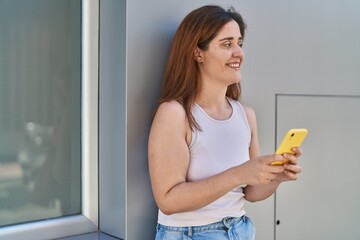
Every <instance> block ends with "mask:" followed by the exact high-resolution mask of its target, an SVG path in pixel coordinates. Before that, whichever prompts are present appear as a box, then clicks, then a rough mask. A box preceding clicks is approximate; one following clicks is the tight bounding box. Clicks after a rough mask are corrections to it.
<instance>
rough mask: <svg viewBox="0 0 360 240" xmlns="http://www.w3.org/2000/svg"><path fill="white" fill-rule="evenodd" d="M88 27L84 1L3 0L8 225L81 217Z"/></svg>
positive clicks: (2, 131)
mask: <svg viewBox="0 0 360 240" xmlns="http://www.w3.org/2000/svg"><path fill="white" fill-rule="evenodd" d="M80 23H81V1H80V0H51V1H48V0H32V1H28V0H0V226H4V225H9V224H15V223H21V222H27V221H33V220H39V219H45V218H53V217H59V216H65V215H72V214H77V213H80V212H81V188H80V187H81V185H80V180H81V175H80V173H81V172H80V170H81V149H80V147H81V144H80V143H81V142H80V141H81V132H80V128H81V122H80V121H81V118H80V116H81V105H80V100H81V24H80Z"/></svg>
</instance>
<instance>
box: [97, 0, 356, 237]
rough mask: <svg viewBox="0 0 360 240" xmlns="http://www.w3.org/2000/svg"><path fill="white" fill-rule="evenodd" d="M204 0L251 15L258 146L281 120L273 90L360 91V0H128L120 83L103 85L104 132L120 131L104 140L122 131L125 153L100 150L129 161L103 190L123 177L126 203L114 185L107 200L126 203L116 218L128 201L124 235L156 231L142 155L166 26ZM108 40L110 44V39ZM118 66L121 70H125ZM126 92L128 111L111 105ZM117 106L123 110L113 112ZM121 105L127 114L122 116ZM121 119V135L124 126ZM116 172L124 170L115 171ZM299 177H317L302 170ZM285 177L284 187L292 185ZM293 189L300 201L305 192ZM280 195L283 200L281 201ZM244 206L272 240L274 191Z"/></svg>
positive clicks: (268, 143)
mask: <svg viewBox="0 0 360 240" xmlns="http://www.w3.org/2000/svg"><path fill="white" fill-rule="evenodd" d="M104 1H105V0H102V2H104ZM107 1H108V2H110V0H107ZM118 1H120V0H118ZM114 2H117V1H115V0H114ZM208 3H215V4H221V5H222V6H224V7H227V6H229V5H233V6H234V7H235V8H237V9H238V10H239V11H240V12H241V13H242V15H243V16H244V18H245V19H246V21H247V23H248V32H247V36H246V39H245V47H244V50H245V54H246V60H245V65H244V68H243V82H242V86H243V101H244V102H245V103H247V104H249V105H251V106H252V107H254V109H255V111H256V113H257V117H258V127H259V134H260V145H261V147H262V152H263V153H272V152H273V151H274V148H275V145H276V136H277V135H279V137H280V135H282V134H283V133H282V132H281V131H282V130H284V129H283V128H284V127H283V128H281V129H280V127H279V129H278V128H277V125H276V124H277V121H276V117H277V115H276V112H275V99H276V94H278V93H282V94H316V95H320V94H330V95H360V84H359V83H360V81H359V79H358V76H359V75H360V70H359V68H358V66H359V65H360V46H359V43H360V30H359V29H360V17H359V15H358V13H359V12H360V2H359V1H357V0H348V1H335V0H330V1H329V0H319V1H310V0H304V1H301V2H299V1H295V0H272V1H250V0H243V1H235V0H233V1H191V0H184V1H166V0H154V1H151V3H147V2H146V3H145V2H144V1H142V0H131V1H127V2H126V84H125V83H124V84H119V83H118V82H116V80H115V79H116V76H114V77H113V78H112V81H114V85H111V84H110V85H109V86H110V88H111V86H114V87H117V89H118V90H119V91H118V92H117V91H115V90H113V89H112V90H111V89H109V91H108V92H105V94H108V95H110V96H108V97H109V98H111V101H112V103H111V101H110V102H109V104H112V105H111V106H112V107H111V109H112V111H110V110H108V112H106V114H108V115H107V117H108V118H111V117H113V116H114V117H115V118H114V119H120V120H119V123H118V124H117V123H116V120H113V122H109V124H110V127H109V131H110V130H111V132H112V133H113V134H120V135H119V136H118V138H119V139H117V141H113V142H110V146H112V147H115V148H116V146H121V143H122V141H123V140H124V138H125V140H126V149H125V153H126V155H124V154H125V153H124V152H121V151H120V150H119V149H116V151H115V150H111V148H112V147H111V148H108V150H109V151H110V152H111V151H114V152H111V153H110V154H109V155H107V156H106V157H107V158H111V159H113V161H123V163H122V164H123V165H121V166H126V179H122V178H121V177H119V178H117V179H114V181H113V182H112V183H111V182H110V183H109V188H110V189H112V188H119V185H121V184H122V185H123V186H125V187H126V202H125V203H124V195H121V194H120V195H117V196H114V197H115V199H112V201H113V203H116V202H117V201H118V202H119V203H120V204H123V208H122V210H121V209H116V208H114V209H115V211H114V215H116V216H118V219H117V222H118V223H119V224H122V223H123V220H124V219H123V217H122V216H123V215H121V213H122V211H125V210H124V209H126V227H125V228H126V239H129V240H137V239H153V236H154V234H155V230H154V227H155V225H156V218H157V209H156V206H155V203H154V200H153V197H152V192H151V186H150V181H149V176H148V164H147V139H148V132H149V128H150V124H151V117H152V113H153V110H154V107H155V105H156V101H157V98H158V95H159V87H160V82H161V77H162V71H163V69H164V63H165V59H166V56H167V51H168V48H169V46H170V41H171V38H172V36H173V33H174V31H175V29H176V27H177V26H178V24H179V22H180V20H181V19H182V18H183V17H184V16H185V15H186V13H188V12H189V11H190V10H192V9H194V8H196V7H199V6H201V5H204V4H208ZM113 44H114V45H115V46H116V43H113ZM115 61H116V59H115ZM120 62H121V61H120ZM100 71H101V70H100ZM118 74H119V76H120V79H122V78H123V75H122V73H118ZM100 81H101V79H100ZM119 81H121V80H119ZM125 86H126V93H125V92H124V87H125ZM119 93H120V94H119ZM125 95H126V110H124V109H123V108H122V107H117V106H119V105H117V104H120V106H121V102H122V101H124V96H125ZM297 104H299V103H298V102H297ZM309 105H310V106H311V103H309ZM309 105H306V106H309ZM297 106H300V107H301V106H302V105H301V104H299V105H297ZM117 110H119V111H120V112H121V113H117V112H116V111H117ZM311 111H313V112H314V113H319V111H320V110H319V109H313V110H311V109H310V113H309V114H311ZM281 113H282V115H281V116H283V115H284V114H283V112H281ZM119 114H120V115H119ZM121 114H122V115H121ZM125 114H126V120H124V119H123V118H124V116H125ZM285 115H286V114H285ZM101 117H104V116H101ZM100 120H101V119H100ZM124 121H126V123H124ZM282 121H285V122H286V120H282ZM301 123H302V122H298V124H301ZM316 124H322V122H316V121H315V120H314V124H313V125H311V127H312V128H316ZM352 124H354V123H352ZM100 125H101V121H100ZM124 125H125V126H126V135H123V134H124V129H123V128H124ZM101 126H102V125H101ZM289 126H291V124H289ZM305 127H306V126H305ZM100 129H101V127H100ZM280 130H281V131H280ZM109 134H110V133H109ZM114 138H117V137H114ZM315 142H316V141H315ZM118 144H120V145H118ZM122 146H123V145H122ZM100 151H101V145H100ZM309 152H311V151H309ZM305 160H306V159H304V161H305ZM315 161H316V159H315ZM110 166H111V165H110ZM118 170H119V169H114V168H111V167H109V169H108V171H107V172H106V173H104V174H110V173H114V174H119V172H118ZM120 173H124V172H123V171H122V170H120ZM303 177H306V178H310V177H314V176H309V175H306V174H305V173H304V176H303ZM314 181H316V179H315V180H314ZM291 184H293V185H289V186H297V185H295V184H294V183H291ZM109 192H110V190H109ZM298 192H299V191H298ZM282 195H283V196H284V194H282ZM285 195H286V192H285ZM279 197H280V196H279ZM300 197H301V198H304V199H305V201H307V197H308V196H302V195H300ZM309 198H312V196H309ZM313 200H316V199H313ZM100 202H101V199H100ZM280 202H281V199H279V201H278V204H279V203H280ZM283 202H284V201H283ZM125 204H126V205H125ZM290 207H291V206H290ZM277 208H278V209H280V208H281V206H278V205H277ZM247 209H248V215H250V216H251V217H252V218H253V219H254V221H255V223H256V225H257V239H259V240H261V239H263V240H268V239H273V238H274V236H275V233H276V232H275V231H278V230H276V228H275V225H274V217H275V205H274V197H271V198H269V199H268V200H266V201H263V202H261V203H255V204H248V205H247ZM299 210H300V211H301V209H299ZM285 212H286V209H285ZM294 214H296V213H294ZM300 221H309V219H300ZM100 222H102V220H101V218H100ZM300 224H301V222H300ZM115 225H116V224H115ZM105 226H108V225H107V224H105V225H104V227H105ZM280 226H281V225H280ZM108 232H110V233H111V234H113V235H115V236H118V237H122V238H123V237H124V236H125V233H124V232H123V229H122V228H121V227H119V228H116V227H115V226H110V227H109V228H108ZM281 234H282V235H281V236H285V238H284V239H291V237H290V238H289V237H288V238H286V233H281Z"/></svg>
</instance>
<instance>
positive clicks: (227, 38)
mask: <svg viewBox="0 0 360 240" xmlns="http://www.w3.org/2000/svg"><path fill="white" fill-rule="evenodd" d="M231 40H234V38H233V37H226V38H222V39H220V40H219V42H222V41H231ZM238 40H242V37H239V39H238Z"/></svg>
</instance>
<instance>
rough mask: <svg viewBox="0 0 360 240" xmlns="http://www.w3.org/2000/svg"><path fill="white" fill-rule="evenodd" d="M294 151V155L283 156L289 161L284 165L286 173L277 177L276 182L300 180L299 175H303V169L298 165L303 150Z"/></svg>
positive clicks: (298, 148) (297, 148) (296, 149)
mask: <svg viewBox="0 0 360 240" xmlns="http://www.w3.org/2000/svg"><path fill="white" fill-rule="evenodd" d="M292 151H293V152H294V154H288V153H284V154H283V157H284V158H286V159H288V160H289V161H288V162H287V163H285V164H284V172H282V173H279V174H278V175H277V177H276V179H275V180H276V181H279V182H286V181H294V180H296V179H298V175H299V173H301V170H302V168H301V167H300V166H299V165H298V164H297V163H298V158H299V157H300V156H301V155H302V150H301V148H300V147H295V148H293V149H292Z"/></svg>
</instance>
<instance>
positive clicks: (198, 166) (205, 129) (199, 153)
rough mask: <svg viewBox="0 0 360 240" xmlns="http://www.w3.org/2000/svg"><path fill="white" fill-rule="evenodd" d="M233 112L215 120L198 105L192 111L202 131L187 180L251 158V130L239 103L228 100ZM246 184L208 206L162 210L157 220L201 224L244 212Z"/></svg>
mask: <svg viewBox="0 0 360 240" xmlns="http://www.w3.org/2000/svg"><path fill="white" fill-rule="evenodd" d="M228 100H229V103H230V104H231V107H232V114H231V116H230V117H229V118H228V119H226V120H215V119H213V118H211V117H210V116H209V115H208V114H206V112H205V111H204V110H203V109H202V108H201V107H200V106H199V105H197V104H195V105H194V107H193V109H192V113H193V115H194V118H195V120H196V122H197V123H198V124H199V126H200V127H201V130H202V131H198V130H195V131H193V132H192V140H191V144H190V146H189V150H190V163H189V169H188V173H187V181H197V180H201V179H204V178H207V177H210V176H213V175H216V174H218V173H220V172H223V171H225V170H227V169H229V168H231V167H234V166H237V165H240V164H242V163H244V162H246V161H248V160H249V146H250V141H251V130H250V127H249V124H248V121H247V118H246V114H245V111H244V109H243V107H242V106H241V104H240V102H238V101H235V100H231V99H228ZM243 187H244V186H239V187H237V188H235V189H233V190H232V191H230V192H228V193H227V194H225V195H224V196H222V197H220V198H219V199H217V200H216V201H214V202H212V203H210V204H209V205H207V206H205V207H203V208H200V209H197V210H194V211H190V212H182V213H175V214H171V215H166V214H164V213H162V212H161V210H159V215H158V222H159V223H160V224H163V225H167V226H177V227H185V226H200V225H206V224H210V223H214V222H218V221H221V220H222V219H223V218H224V217H241V216H242V215H244V214H245V210H244V204H245V199H244V194H243Z"/></svg>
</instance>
